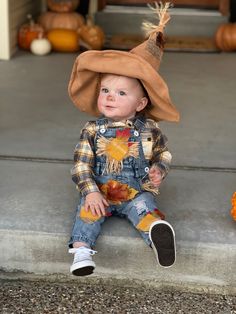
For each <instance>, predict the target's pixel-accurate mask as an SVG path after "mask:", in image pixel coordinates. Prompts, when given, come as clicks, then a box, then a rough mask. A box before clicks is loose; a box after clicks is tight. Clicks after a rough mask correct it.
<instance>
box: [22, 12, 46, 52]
mask: <svg viewBox="0 0 236 314" xmlns="http://www.w3.org/2000/svg"><path fill="white" fill-rule="evenodd" d="M27 18H28V20H29V21H28V23H26V24H23V25H22V26H21V27H20V29H19V32H18V38H17V41H18V45H19V47H20V48H22V49H25V50H30V44H31V42H32V41H33V40H34V39H35V38H38V37H39V36H41V37H42V36H44V28H43V27H42V26H41V25H39V24H36V23H35V22H34V20H33V19H32V15H30V14H28V15H27Z"/></svg>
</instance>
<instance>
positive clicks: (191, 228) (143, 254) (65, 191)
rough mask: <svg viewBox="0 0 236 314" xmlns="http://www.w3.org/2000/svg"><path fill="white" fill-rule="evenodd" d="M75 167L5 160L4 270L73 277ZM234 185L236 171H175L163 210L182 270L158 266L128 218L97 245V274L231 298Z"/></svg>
mask: <svg viewBox="0 0 236 314" xmlns="http://www.w3.org/2000/svg"><path fill="white" fill-rule="evenodd" d="M70 167H71V165H70V164H60V163H46V162H45V163H39V162H30V161H16V160H15V161H12V160H10V161H9V160H1V161H0V169H1V170H0V171H1V178H4V180H1V183H0V197H1V206H0V215H1V221H0V234H1V235H0V237H1V241H0V251H1V255H0V267H1V269H3V270H5V271H8V272H11V271H16V270H17V271H23V272H31V273H34V274H41V275H48V274H61V275H65V276H69V266H70V263H71V260H72V256H70V255H69V254H68V253H67V241H68V238H69V235H70V230H71V227H72V223H73V217H74V209H75V207H76V203H77V200H78V194H77V192H76V191H75V189H74V186H73V183H72V182H70V175H69V169H70ZM234 183H235V175H234V174H231V173H227V174H225V173H224V174H222V173H214V172H192V171H184V170H173V171H172V172H171V173H170V175H169V178H168V181H166V182H165V183H163V187H162V190H161V195H160V197H159V201H158V204H159V208H160V209H161V210H162V211H164V212H165V213H166V216H167V217H168V221H170V222H171V223H172V224H173V226H174V228H175V230H176V239H177V262H176V264H175V266H174V267H172V268H171V269H162V268H160V267H158V266H157V265H156V261H155V258H154V254H153V252H152V250H151V249H150V248H149V247H148V246H147V245H146V244H145V243H144V242H143V240H142V239H141V237H140V236H139V234H138V232H137V231H136V230H135V229H134V228H133V227H132V226H131V225H130V224H129V223H128V222H127V221H126V220H124V219H119V218H115V217H111V218H110V219H108V220H107V221H106V222H105V224H104V228H103V231H102V234H101V236H100V237H99V240H98V243H97V246H96V249H97V250H98V254H97V255H96V256H95V261H96V263H97V268H96V273H95V276H98V277H99V276H108V277H113V276H114V277H119V278H130V279H137V280H144V281H149V282H152V283H153V284H155V283H156V284H158V283H160V282H162V283H164V284H167V285H170V286H175V287H178V286H181V285H182V286H184V287H186V288H190V289H194V286H195V289H203V288H208V289H210V290H212V291H218V292H219V291H221V292H222V291H224V292H227V291H228V292H229V291H230V292H231V293H232V289H236V280H235V279H236V278H235V272H236V264H235V258H236V245H235V236H236V230H235V223H234V222H233V221H232V219H231V217H230V215H229V210H230V197H231V194H232V192H233V187H234ZM222 186H224V189H222ZM225 190H226V191H227V193H225ZM206 191H207V193H206Z"/></svg>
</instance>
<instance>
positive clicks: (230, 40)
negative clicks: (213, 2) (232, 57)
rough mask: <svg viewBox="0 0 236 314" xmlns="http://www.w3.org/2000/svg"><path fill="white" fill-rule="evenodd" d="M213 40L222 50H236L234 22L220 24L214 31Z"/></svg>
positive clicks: (235, 26) (235, 27) (235, 25)
mask: <svg viewBox="0 0 236 314" xmlns="http://www.w3.org/2000/svg"><path fill="white" fill-rule="evenodd" d="M215 42H216V46H217V47H218V48H219V49H220V50H222V51H234V50H236V23H227V24H222V25H221V26H220V27H219V28H218V30H217V31H216V35H215Z"/></svg>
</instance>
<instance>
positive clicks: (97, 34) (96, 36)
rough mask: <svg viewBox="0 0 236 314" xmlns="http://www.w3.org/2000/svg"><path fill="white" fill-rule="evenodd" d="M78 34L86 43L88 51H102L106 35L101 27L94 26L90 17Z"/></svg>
mask: <svg viewBox="0 0 236 314" xmlns="http://www.w3.org/2000/svg"><path fill="white" fill-rule="evenodd" d="M78 34H79V36H80V38H81V39H82V41H84V42H85V46H86V48H87V49H95V50H100V49H102V47H103V45H104V41H105V34H104V32H103V30H102V29H101V27H99V26H98V25H94V23H93V21H92V19H91V18H90V17H88V18H87V21H86V24H84V25H82V26H81V27H80V28H78ZM81 44H82V43H81Z"/></svg>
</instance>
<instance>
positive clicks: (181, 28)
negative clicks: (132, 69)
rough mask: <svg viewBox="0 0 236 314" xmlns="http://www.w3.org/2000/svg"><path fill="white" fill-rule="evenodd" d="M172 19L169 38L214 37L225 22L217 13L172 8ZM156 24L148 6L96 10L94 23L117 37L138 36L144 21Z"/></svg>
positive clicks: (108, 7)
mask: <svg viewBox="0 0 236 314" xmlns="http://www.w3.org/2000/svg"><path fill="white" fill-rule="evenodd" d="M170 14H171V20H170V22H169V23H168V25H167V27H166V34H167V35H168V36H191V37H201V36H202V37H213V36H214V34H215V32H216V29H217V28H218V26H219V25H220V24H221V23H225V22H227V21H228V17H225V16H222V15H221V13H220V12H219V11H215V10H206V9H194V8H189V9H188V8H185V9H183V8H173V9H171V10H170ZM144 20H145V21H151V22H153V23H155V24H156V23H157V19H156V16H155V15H153V12H152V11H151V10H150V9H149V8H148V7H133V6H112V5H107V6H106V7H105V9H104V10H103V11H98V12H97V13H96V15H95V21H96V23H97V24H98V25H100V26H101V27H102V28H103V29H104V31H105V33H106V35H107V36H108V37H110V36H112V35H116V34H135V35H140V34H141V25H142V22H143V21H144Z"/></svg>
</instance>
